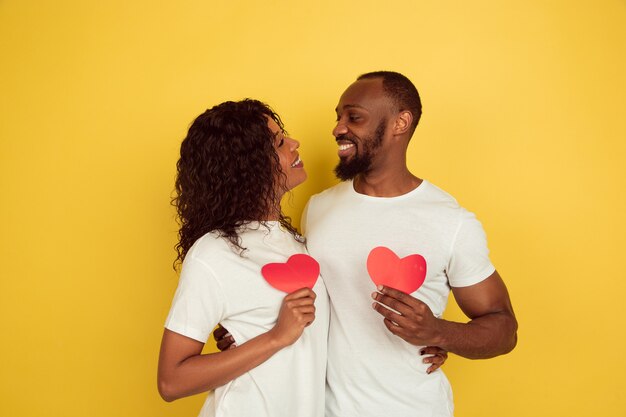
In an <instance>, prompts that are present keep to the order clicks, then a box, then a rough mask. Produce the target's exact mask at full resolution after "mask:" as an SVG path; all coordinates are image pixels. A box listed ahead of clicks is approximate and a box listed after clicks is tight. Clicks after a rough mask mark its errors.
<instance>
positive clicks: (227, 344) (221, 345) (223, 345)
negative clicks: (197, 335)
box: [216, 336, 235, 351]
mask: <svg viewBox="0 0 626 417" xmlns="http://www.w3.org/2000/svg"><path fill="white" fill-rule="evenodd" d="M234 344H235V339H233V337H232V336H228V337H225V338H223V339H221V340H219V341H218V342H217V343H216V346H217V348H218V349H219V350H220V351H224V350H226V349H230V348H231V347H232V345H234Z"/></svg>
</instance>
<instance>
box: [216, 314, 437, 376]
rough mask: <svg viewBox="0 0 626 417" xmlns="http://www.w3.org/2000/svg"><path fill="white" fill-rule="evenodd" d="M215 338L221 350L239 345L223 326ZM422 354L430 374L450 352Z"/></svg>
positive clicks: (432, 348) (426, 351)
mask: <svg viewBox="0 0 626 417" xmlns="http://www.w3.org/2000/svg"><path fill="white" fill-rule="evenodd" d="M213 338H215V341H216V342H217V343H216V345H217V348H218V349H219V350H220V351H225V350H229V349H234V348H236V347H237V345H236V344H235V340H234V339H233V337H232V336H231V335H230V333H229V332H228V330H226V329H225V328H223V327H222V326H218V327H217V328H216V329H215V330H214V331H213ZM420 355H422V356H425V357H424V359H423V361H424V363H430V364H431V365H430V366H429V367H428V369H427V370H426V372H427V373H429V374H430V373H431V372H434V371H436V370H437V369H439V368H440V367H441V365H443V364H444V363H445V362H446V360H447V359H448V352H446V351H445V350H443V349H441V348H439V347H437V346H427V347H425V348H423V349H422V350H420Z"/></svg>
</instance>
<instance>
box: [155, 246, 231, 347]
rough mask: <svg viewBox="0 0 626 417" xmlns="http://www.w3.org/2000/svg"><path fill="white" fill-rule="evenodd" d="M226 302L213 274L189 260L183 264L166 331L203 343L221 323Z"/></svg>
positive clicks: (198, 262)
mask: <svg viewBox="0 0 626 417" xmlns="http://www.w3.org/2000/svg"><path fill="white" fill-rule="evenodd" d="M224 303H225V298H224V296H223V294H222V290H221V288H220V286H219V284H218V282H217V281H216V279H215V276H214V274H213V272H212V270H211V269H210V268H209V267H208V266H207V265H206V264H205V263H203V262H202V261H200V260H198V259H194V258H191V257H188V258H186V259H185V261H184V262H183V268H182V270H181V273H180V280H179V282H178V288H177V289H176V293H175V294H174V300H173V301H172V307H171V309H170V312H169V315H168V316H167V320H166V321H165V327H166V328H167V329H169V330H171V331H173V332H176V333H179V334H182V335H183V336H187V337H190V338H192V339H195V340H197V341H199V342H202V343H205V342H206V341H207V340H208V338H209V336H210V335H211V332H212V331H213V329H214V328H215V326H216V325H217V324H218V323H219V322H220V321H221V320H222V319H223V314H224Z"/></svg>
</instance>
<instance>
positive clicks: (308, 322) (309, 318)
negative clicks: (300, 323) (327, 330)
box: [302, 313, 315, 327]
mask: <svg viewBox="0 0 626 417" xmlns="http://www.w3.org/2000/svg"><path fill="white" fill-rule="evenodd" d="M302 318H303V319H304V322H305V325H304V327H308V326H310V325H311V323H313V321H315V314H314V313H311V314H304V315H303V316H302Z"/></svg>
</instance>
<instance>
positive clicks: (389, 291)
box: [376, 285, 424, 306]
mask: <svg viewBox="0 0 626 417" xmlns="http://www.w3.org/2000/svg"><path fill="white" fill-rule="evenodd" d="M376 289H377V290H378V292H380V293H381V294H383V295H386V296H388V297H391V298H395V299H396V300H398V301H400V302H402V303H404V304H406V305H408V306H416V305H420V304H424V303H423V302H421V301H420V300H418V299H417V298H415V297H412V296H411V295H409V294H407V293H405V292H402V291H400V290H396V289H395V288H391V287H387V286H385V285H379V286H377V287H376Z"/></svg>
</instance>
